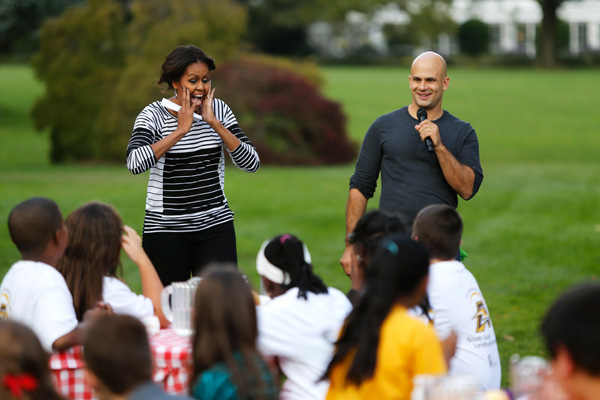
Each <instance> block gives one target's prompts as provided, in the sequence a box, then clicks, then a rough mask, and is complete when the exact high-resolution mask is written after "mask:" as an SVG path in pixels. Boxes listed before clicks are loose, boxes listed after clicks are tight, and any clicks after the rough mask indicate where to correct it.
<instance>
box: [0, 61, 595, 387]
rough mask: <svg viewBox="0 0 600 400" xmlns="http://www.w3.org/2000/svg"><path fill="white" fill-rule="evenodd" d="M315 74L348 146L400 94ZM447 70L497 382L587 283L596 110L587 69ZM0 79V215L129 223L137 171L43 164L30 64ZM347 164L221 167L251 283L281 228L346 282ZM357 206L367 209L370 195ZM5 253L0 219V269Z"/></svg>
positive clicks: (139, 181)
mask: <svg viewBox="0 0 600 400" xmlns="http://www.w3.org/2000/svg"><path fill="white" fill-rule="evenodd" d="M324 72H325V75H326V78H327V81H328V84H327V85H326V86H325V88H324V89H325V92H326V94H327V95H328V96H329V97H330V98H333V99H337V100H338V101H341V102H342V103H343V106H344V109H345V112H346V114H347V115H348V117H349V119H348V129H349V133H350V135H351V137H352V138H353V139H354V140H356V141H357V142H360V140H361V139H362V136H363V135H364V132H365V131H366V129H367V128H368V127H369V125H370V124H371V122H372V121H373V120H374V119H375V118H376V117H377V116H378V115H380V114H383V113H386V112H389V111H392V110H394V109H396V108H399V107H401V106H403V105H405V104H407V103H408V102H409V101H410V97H409V96H410V95H409V92H408V82H407V77H408V70H405V69H399V68H398V69H396V68H357V67H353V68H344V67H329V68H326V69H324ZM449 75H450V77H451V80H450V88H449V91H448V92H447V93H446V96H445V99H444V107H445V108H446V109H448V110H450V111H451V112H452V113H454V114H455V115H457V116H459V117H461V118H462V119H465V120H467V121H470V122H471V123H472V124H473V126H474V127H475V129H476V130H477V132H478V136H479V140H480V146H481V159H482V164H483V168H484V174H485V179H484V182H483V185H482V187H481V190H480V192H479V194H478V195H477V196H476V197H475V198H474V199H473V200H470V201H469V202H463V201H461V203H460V204H459V210H460V212H461V214H462V215H463V219H464V222H465V233H464V238H463V244H464V248H465V249H466V250H467V252H468V253H469V258H468V259H467V260H466V265H467V267H468V268H469V269H470V270H471V271H472V272H473V274H474V275H475V277H476V278H477V280H478V282H479V284H480V286H481V289H482V291H483V293H484V295H485V297H486V301H487V303H488V306H489V309H490V312H491V314H492V318H493V321H494V326H495V330H496V334H497V339H498V343H499V348H500V353H501V357H502V363H503V372H504V374H503V375H504V378H503V384H504V385H506V384H507V376H508V374H507V368H508V358H509V357H510V355H511V354H513V353H520V354H521V355H526V354H535V355H538V354H543V351H542V345H541V342H540V340H539V337H538V334H537V327H538V324H539V320H540V318H541V316H542V315H543V313H544V311H545V310H546V309H547V307H548V305H549V303H550V302H551V301H552V300H553V299H554V298H555V297H556V296H557V295H558V294H559V293H560V292H561V291H562V290H564V289H565V288H566V287H567V286H569V285H571V284H574V283H576V282H582V281H589V280H597V279H598V271H599V266H600V252H599V251H598V248H599V246H598V243H599V242H600V200H599V199H600V163H599V161H598V160H599V158H598V149H599V148H600V135H599V134H598V130H597V128H596V126H595V124H594V123H593V122H595V119H594V117H593V115H594V113H595V110H597V109H598V108H599V107H600V97H599V96H597V95H596V93H598V91H599V89H600V74H598V71H593V70H586V71H538V70H469V69H464V70H463V69H461V70H452V69H450V71H449ZM0 84H1V85H2V87H3V89H4V90H3V93H5V96H3V97H2V98H0V142H1V143H2V145H1V146H0V193H1V194H2V195H1V196H0V219H2V220H3V221H6V217H7V215H8V212H9V211H10V209H11V208H12V207H13V206H14V205H15V204H17V203H18V202H20V201H22V200H24V199H26V198H28V197H31V196H35V195H41V196H47V197H50V198H53V199H55V200H56V201H57V203H58V204H59V205H60V207H61V209H62V211H63V213H64V214H65V215H67V214H68V213H69V212H70V211H72V210H73V209H74V208H76V207H77V206H79V205H81V204H82V203H84V202H87V201H89V200H93V199H96V200H101V201H105V202H108V203H111V204H113V205H114V206H115V207H116V208H117V209H118V210H119V212H120V213H121V215H122V217H123V219H124V221H125V223H127V224H129V225H131V226H133V227H134V228H135V229H137V230H138V231H141V227H142V223H143V213H144V211H143V204H144V199H145V187H146V183H147V176H133V175H131V174H129V172H128V171H127V170H126V168H125V166H124V164H123V165H116V166H110V165H108V166H92V165H61V166H55V165H51V164H50V163H49V161H48V157H47V154H48V148H49V144H48V134H47V133H38V132H36V131H35V130H34V129H33V126H32V123H31V121H30V119H29V112H30V111H29V110H30V108H31V106H32V104H33V101H34V99H35V98H36V97H37V96H39V95H40V93H42V91H43V87H42V86H41V85H40V83H39V82H37V81H36V80H35V79H34V77H33V76H32V72H31V70H30V69H28V68H26V67H23V66H9V65H4V66H1V65H0ZM142 106H143V105H140V108H141V107H142ZM123 134H124V135H129V133H128V132H124V133H123ZM352 171H353V165H344V166H335V167H321V168H277V167H262V168H261V170H260V171H259V172H258V173H256V174H246V173H243V172H241V171H238V170H236V169H235V168H232V167H231V166H229V168H228V170H227V173H226V193H227V197H228V199H229V202H230V204H231V207H232V209H233V210H234V211H235V213H236V231H237V237H238V252H239V257H240V268H241V269H242V270H243V271H244V272H246V273H247V274H248V275H249V276H250V278H251V280H252V282H253V283H254V284H256V283H257V282H258V280H257V276H256V273H255V272H254V259H255V257H256V251H257V250H258V248H259V247H260V245H261V243H262V242H263V241H264V240H265V239H267V238H269V237H271V236H273V235H275V234H278V233H283V232H291V233H294V234H296V235H298V236H299V237H301V238H303V239H304V240H305V241H306V242H307V244H308V246H309V248H310V249H311V252H312V253H313V260H314V261H315V266H316V270H317V272H318V273H319V274H320V275H321V276H322V277H323V278H324V280H325V281H326V282H327V283H328V284H329V285H331V286H335V287H338V288H340V289H342V290H346V289H348V287H349V281H348V279H347V278H346V277H345V275H344V274H343V272H342V271H341V268H340V267H339V263H338V260H339V258H340V256H341V254H342V250H343V235H344V208H345V203H346V196H347V193H348V178H349V176H350V175H351V174H352ZM376 197H377V196H376ZM369 205H370V207H376V206H377V199H376V198H375V199H373V200H371V202H370V203H369ZM18 258H19V255H18V253H17V251H16V249H15V248H14V246H13V245H12V243H11V242H10V239H9V236H8V232H7V228H6V223H5V222H3V223H1V224H0V276H3V275H4V273H5V271H6V270H8V268H9V267H10V265H11V264H12V263H13V262H14V261H16V260H17V259H18ZM123 261H124V262H123V264H124V270H125V275H124V277H125V280H126V281H127V282H128V283H129V284H130V285H131V286H132V287H133V288H134V289H135V290H137V291H139V290H140V285H139V276H138V274H137V271H136V269H135V266H134V265H133V264H131V263H130V262H128V260H125V258H124V259H123Z"/></svg>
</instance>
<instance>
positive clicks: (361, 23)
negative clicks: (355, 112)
mask: <svg viewBox="0 0 600 400" xmlns="http://www.w3.org/2000/svg"><path fill="white" fill-rule="evenodd" d="M450 15H451V17H452V19H453V20H454V21H456V23H457V24H462V23H463V22H465V21H467V20H469V19H478V20H481V21H483V22H485V23H486V24H488V25H489V27H490V41H491V43H490V51H491V52H492V53H494V54H522V55H526V56H529V57H531V58H533V57H535V53H536V45H535V41H536V32H537V31H539V29H538V27H539V25H540V24H541V21H542V10H541V7H540V5H539V4H538V2H537V1H535V0H454V1H453V3H452V7H451V9H450ZM558 17H559V19H560V20H562V21H565V22H566V23H567V24H568V25H569V49H568V51H569V52H570V53H571V54H573V55H578V54H582V53H586V52H600V0H566V1H565V2H564V3H563V4H562V5H561V7H560V8H559V10H558ZM408 21H409V17H408V16H407V15H406V14H405V13H404V12H403V11H401V10H400V9H399V8H398V7H397V6H396V5H395V4H390V5H388V6H385V7H381V8H379V9H377V10H374V12H372V13H371V14H370V15H366V14H361V13H357V12H352V13H348V15H347V18H346V23H345V24H344V27H343V28H340V27H339V26H338V27H337V29H331V26H329V25H327V24H323V23H317V24H314V25H313V26H312V27H311V29H310V37H311V43H312V44H313V46H315V47H316V48H317V49H319V50H320V51H321V52H323V53H324V54H328V55H331V56H334V57H335V56H337V57H339V56H343V55H347V54H349V53H350V52H352V51H353V50H356V49H357V48H358V47H360V46H364V45H366V44H368V45H370V46H371V47H372V48H373V49H374V50H376V51H378V52H379V53H380V54H387V53H388V49H387V43H386V40H385V37H384V35H383V33H382V28H383V26H384V25H386V24H399V25H402V24H406V23H407V22H408ZM428 47H429V48H433V49H436V50H437V51H439V52H440V53H443V54H452V53H456V52H457V51H458V47H457V45H456V39H455V38H453V37H450V36H449V35H440V37H438V38H437V43H435V44H432V45H431V46H428ZM414 50H415V52H419V51H420V50H422V49H414Z"/></svg>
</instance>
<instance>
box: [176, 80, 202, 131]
mask: <svg viewBox="0 0 600 400" xmlns="http://www.w3.org/2000/svg"><path fill="white" fill-rule="evenodd" d="M200 106H201V100H200V99H197V98H195V97H194V98H191V96H190V91H189V90H188V88H186V87H185V86H183V87H182V88H181V108H180V109H179V111H178V112H177V119H178V122H177V126H178V127H179V128H180V129H181V130H183V131H184V132H189V131H190V129H191V128H192V123H193V122H194V111H196V110H197V109H198V108H199V107H200Z"/></svg>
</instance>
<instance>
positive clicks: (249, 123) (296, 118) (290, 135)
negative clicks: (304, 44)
mask: <svg viewBox="0 0 600 400" xmlns="http://www.w3.org/2000/svg"><path fill="white" fill-rule="evenodd" d="M214 86H215V87H217V88H218V89H217V94H218V97H219V98H222V99H224V100H225V101H226V103H227V104H228V105H229V106H230V107H231V109H232V110H233V112H234V113H235V115H236V117H237V119H238V122H239V123H240V126H241V127H242V129H243V130H244V131H245V132H246V134H247V135H248V137H250V139H251V140H252V142H253V143H254V144H255V145H256V147H257V149H258V151H259V154H260V158H261V162H263V163H267V164H268V163H277V164H288V165H291V164H303V165H316V164H340V163H347V162H350V161H352V160H354V159H355V157H356V148H355V147H354V145H353V144H352V143H351V142H350V141H349V139H348V136H347V134H346V119H345V116H344V114H343V113H342V110H341V106H340V104H339V103H335V102H332V101H330V100H327V99H325V98H324V97H323V96H322V95H321V94H320V93H319V91H318V90H317V87H316V86H315V85H314V84H313V83H311V82H310V81H308V80H307V79H306V78H304V77H302V76H300V75H298V74H295V73H293V72H292V71H290V70H289V69H284V68H280V67H278V66H276V65H274V64H273V63H268V62H264V61H259V60H256V59H241V60H237V61H235V62H230V63H228V64H226V65H223V66H222V67H220V68H219V69H218V70H217V72H216V74H215V79H214Z"/></svg>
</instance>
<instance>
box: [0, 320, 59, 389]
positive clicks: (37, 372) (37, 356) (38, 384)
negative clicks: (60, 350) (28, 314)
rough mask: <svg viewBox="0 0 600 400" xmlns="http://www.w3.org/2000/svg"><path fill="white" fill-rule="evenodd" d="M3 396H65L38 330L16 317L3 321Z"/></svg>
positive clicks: (0, 332)
mask: <svg viewBox="0 0 600 400" xmlns="http://www.w3.org/2000/svg"><path fill="white" fill-rule="evenodd" d="M0 399H2V400H16V399H20V400H61V399H62V397H61V396H60V395H59V394H58V392H57V391H56V389H55V388H54V385H53V384H52V376H51V374H50V369H49V368H48V353H47V352H46V351H45V350H44V348H43V347H42V344H41V343H40V340H39V339H38V337H37V336H36V335H35V333H34V332H33V331H32V330H31V329H30V328H28V327H27V326H26V325H23V324H21V323H20V322H16V321H0Z"/></svg>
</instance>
